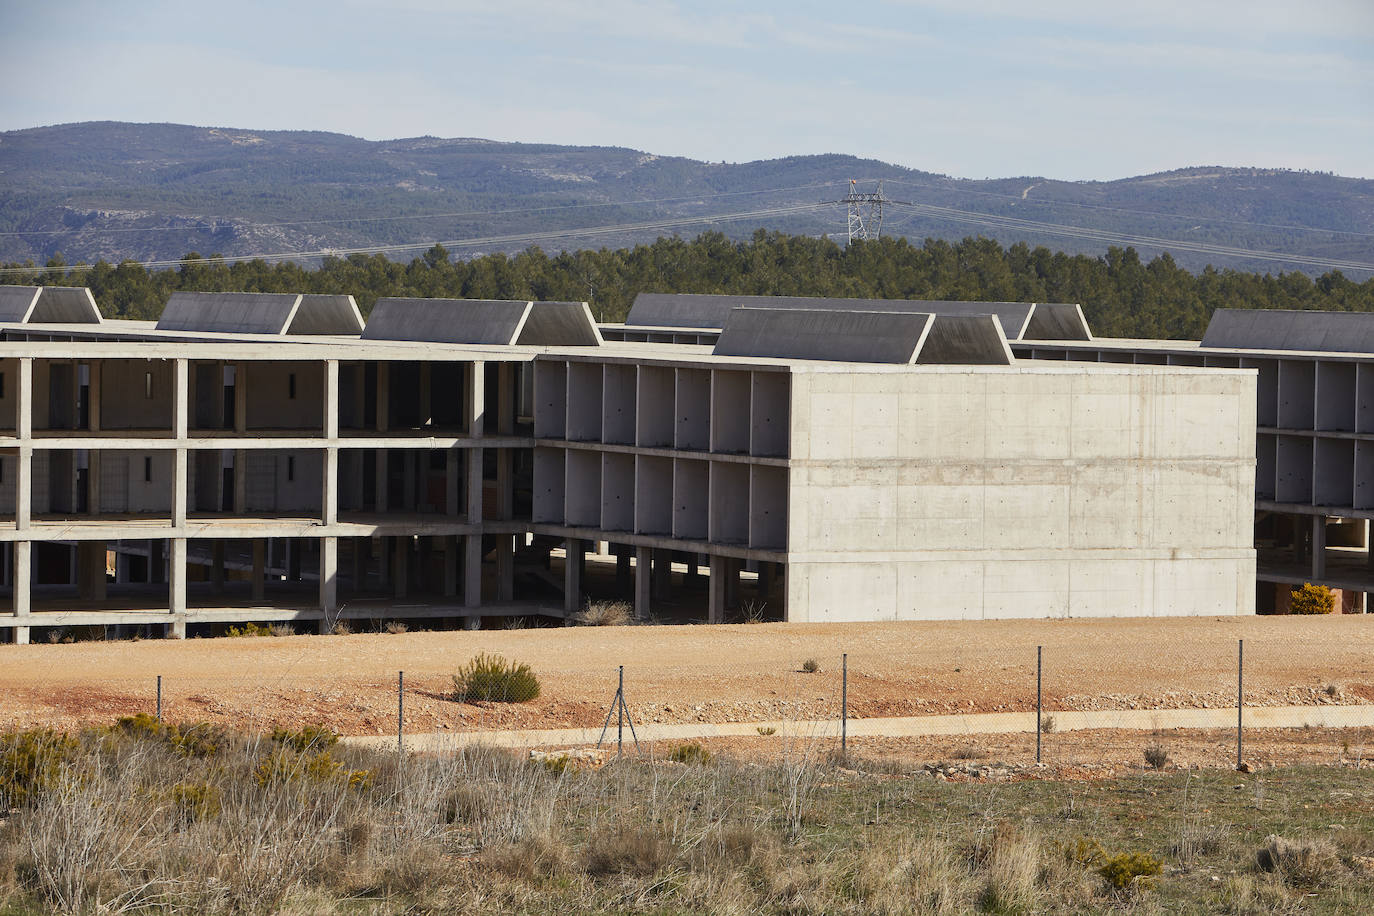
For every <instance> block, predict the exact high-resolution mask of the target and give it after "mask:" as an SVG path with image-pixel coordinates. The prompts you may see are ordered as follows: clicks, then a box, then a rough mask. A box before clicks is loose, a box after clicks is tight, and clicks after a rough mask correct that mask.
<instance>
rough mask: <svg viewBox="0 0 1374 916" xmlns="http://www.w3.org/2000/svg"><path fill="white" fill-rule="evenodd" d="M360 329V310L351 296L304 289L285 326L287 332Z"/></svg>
mask: <svg viewBox="0 0 1374 916" xmlns="http://www.w3.org/2000/svg"><path fill="white" fill-rule="evenodd" d="M362 332H363V314H362V312H360V311H358V303H357V302H355V301H354V299H353V297H352V296H327V295H321V294H316V293H306V294H305V295H303V296H301V303H300V305H299V306H298V307H297V308H296V314H295V316H294V317H293V318H292V319H291V324H290V325H289V326H288V327H287V329H286V333H287V334H302V335H313V334H336V335H338V334H342V335H346V336H354V335H358V334H361V333H362Z"/></svg>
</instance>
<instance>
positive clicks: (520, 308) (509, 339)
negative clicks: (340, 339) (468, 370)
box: [362, 297, 534, 346]
mask: <svg viewBox="0 0 1374 916" xmlns="http://www.w3.org/2000/svg"><path fill="white" fill-rule="evenodd" d="M533 305H534V303H532V302H528V301H526V302H520V301H517V300H504V299H403V298H399V297H388V298H385V299H378V300H377V304H376V305H374V306H373V307H372V313H371V314H370V315H368V317H367V327H365V328H364V329H363V335H362V336H363V340H412V341H429V342H433V343H454V344H499V345H503V346H512V345H514V344H515V343H516V341H518V340H519V339H520V332H521V331H522V330H523V329H524V327H525V322H526V321H527V320H528V318H529V314H530V310H531V308H532V307H533Z"/></svg>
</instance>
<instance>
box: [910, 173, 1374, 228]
mask: <svg viewBox="0 0 1374 916" xmlns="http://www.w3.org/2000/svg"><path fill="white" fill-rule="evenodd" d="M886 180H887V181H889V182H891V183H893V184H904V185H909V186H911V187H914V188H922V189H924V190H930V188H931V186H930V185H928V184H922V183H920V182H916V181H908V180H903V179H901V178H889V179H886ZM936 187H938V188H939V189H940V190H944V191H950V192H952V193H954V194H975V195H978V196H980V197H996V198H999V199H1001V200H1012V201H1020V202H1022V203H1027V204H1034V205H1037V206H1042V207H1078V208H1080V209H1084V210H1103V211H1106V212H1110V213H1130V214H1134V215H1136V216H1155V217H1160V218H1163V219H1174V220H1179V221H1182V222H1200V223H1230V224H1231V225H1234V226H1250V227H1253V228H1256V229H1286V230H1289V231H1292V232H1325V233H1328V234H1331V235H1353V236H1356V237H1359V238H1374V232H1360V231H1358V230H1355V229H1325V228H1322V227H1320V226H1293V225H1288V224H1285V223H1257V222H1254V221H1253V220H1244V219H1234V218H1232V217H1227V216H1199V215H1197V214H1194V213H1164V212H1161V211H1159V210H1137V209H1133V208H1130V207H1109V206H1106V205H1105V204H1085V203H1081V202H1079V201H1073V200H1049V199H1046V198H1044V197H1039V198H1032V197H1018V196H1017V195H1015V194H1002V193H999V192H997V191H976V190H974V189H973V188H961V187H958V186H956V185H954V184H952V183H946V184H943V185H937V186H936Z"/></svg>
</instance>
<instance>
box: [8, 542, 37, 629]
mask: <svg viewBox="0 0 1374 916" xmlns="http://www.w3.org/2000/svg"><path fill="white" fill-rule="evenodd" d="M13 578H14V617H15V619H16V620H21V621H23V620H28V619H30V617H31V615H32V611H33V607H32V604H31V598H32V594H33V543H32V542H31V541H15V542H14V572H13ZM29 632H30V631H29V627H28V626H17V627H15V628H14V641H15V642H16V643H17V644H19V645H21V646H26V645H28V643H29Z"/></svg>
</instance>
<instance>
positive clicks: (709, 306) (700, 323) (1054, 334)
mask: <svg viewBox="0 0 1374 916" xmlns="http://www.w3.org/2000/svg"><path fill="white" fill-rule="evenodd" d="M741 307H745V308H766V309H809V310H815V311H839V312H902V313H908V314H932V315H950V316H970V315H996V316H997V320H998V322H999V324H1000V325H1001V327H1002V329H1003V331H1004V332H1005V333H1006V336H1007V338H1008V339H1009V340H1021V339H1023V338H1027V339H1034V340H1091V339H1092V334H1091V333H1090V332H1089V331H1088V323H1087V321H1086V320H1085V319H1084V317H1083V311H1082V309H1080V308H1079V307H1078V306H1077V305H1072V304H1058V303H1035V302H964V301H949V300H925V299H826V298H821V297H809V296H734V295H698V294H690V293H681V294H679V293H640V294H639V295H638V296H636V297H635V301H634V305H633V306H631V307H630V314H629V315H628V316H627V317H626V319H625V324H626V326H627V327H628V326H635V327H665V328H712V329H714V328H723V327H725V323H726V321H727V319H728V317H729V314H730V312H731V310H732V309H736V308H741Z"/></svg>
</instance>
